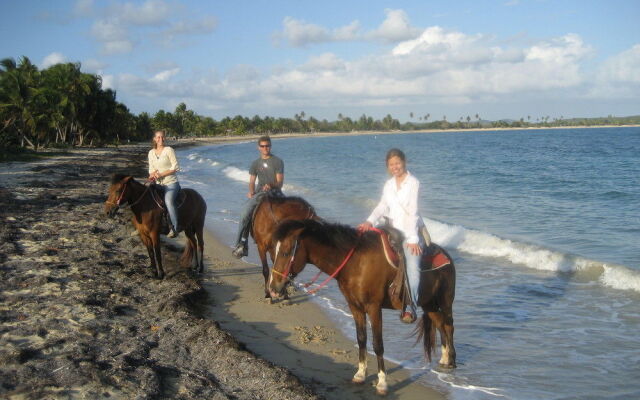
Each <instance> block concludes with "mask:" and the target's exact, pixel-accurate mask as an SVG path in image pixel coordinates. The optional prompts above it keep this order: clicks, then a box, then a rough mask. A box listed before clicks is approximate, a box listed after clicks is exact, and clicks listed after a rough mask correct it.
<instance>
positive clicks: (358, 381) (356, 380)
mask: <svg viewBox="0 0 640 400" xmlns="http://www.w3.org/2000/svg"><path fill="white" fill-rule="evenodd" d="M351 383H355V384H356V385H362V384H363V383H364V378H360V377H355V376H354V377H353V378H352V379H351Z"/></svg>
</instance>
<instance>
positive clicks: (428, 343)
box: [269, 221, 456, 394]
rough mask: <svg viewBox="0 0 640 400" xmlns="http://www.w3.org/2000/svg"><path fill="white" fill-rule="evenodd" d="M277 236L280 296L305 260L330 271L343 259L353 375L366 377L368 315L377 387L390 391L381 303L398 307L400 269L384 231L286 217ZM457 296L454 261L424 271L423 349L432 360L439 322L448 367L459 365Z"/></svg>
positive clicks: (273, 284)
mask: <svg viewBox="0 0 640 400" xmlns="http://www.w3.org/2000/svg"><path fill="white" fill-rule="evenodd" d="M274 240H275V241H276V242H277V243H276V260H275V262H274V265H273V270H272V273H271V278H270V281H269V288H270V290H271V291H272V292H273V293H272V296H278V294H279V293H280V292H281V291H282V288H283V287H284V285H285V283H286V282H287V281H288V280H289V279H290V277H295V276H296V275H297V274H298V273H299V272H300V271H301V270H302V269H303V268H304V266H305V265H306V264H307V263H311V264H315V265H316V266H317V267H318V268H319V269H320V270H321V271H323V272H325V273H326V274H330V275H331V274H334V273H335V272H336V270H337V269H338V268H340V267H341V266H343V265H344V267H343V268H342V269H341V270H340V271H339V272H338V273H337V275H336V276H335V279H336V280H337V281H338V286H339V287H340V291H341V292H342V294H343V295H344V297H345V299H346V300H347V303H348V304H349V309H350V310H351V313H352V314H353V319H354V321H355V324H356V333H357V339H358V348H359V362H358V371H357V372H356V374H355V375H354V376H353V379H352V381H353V382H354V383H363V382H364V380H365V378H366V373H367V372H366V370H367V355H366V343H367V328H366V320H367V315H368V316H369V319H370V322H371V329H372V332H373V349H374V351H375V353H376V357H377V360H378V382H377V384H376V390H377V392H378V394H386V393H387V390H388V387H387V383H386V372H385V367H384V358H383V354H384V346H383V342H382V308H393V309H398V308H399V307H400V304H398V303H397V302H392V299H391V298H390V297H389V294H388V287H389V285H390V284H391V282H392V281H393V279H394V277H395V275H396V271H397V269H396V268H395V267H393V266H391V265H390V264H389V263H388V261H387V259H386V257H385V255H384V252H383V251H384V250H383V249H382V245H381V240H380V236H379V235H378V234H377V233H375V232H371V231H369V232H365V233H362V234H359V233H358V232H357V231H356V230H355V229H354V228H351V227H348V226H344V225H339V224H328V223H323V222H318V221H303V222H299V221H285V222H283V223H282V224H281V225H280V226H279V227H278V230H277V231H276V233H275V235H274ZM432 246H436V247H435V248H436V251H437V250H441V249H440V247H439V246H437V245H434V244H432ZM444 254H445V255H446V253H444ZM447 257H448V255H447ZM450 260H451V258H450V257H449V261H450ZM454 296H455V267H454V265H453V262H449V263H448V264H446V265H445V266H442V267H441V268H434V269H432V270H426V271H424V272H423V273H422V277H421V282H420V288H419V301H418V305H419V306H420V307H421V308H422V310H423V315H422V317H421V321H420V322H419V323H418V327H417V328H416V331H417V332H418V333H419V337H418V339H420V337H422V338H423V346H424V352H425V355H426V357H427V358H428V359H429V361H431V352H432V351H433V347H434V345H435V329H436V328H437V329H438V330H439V331H440V339H441V342H442V358H441V359H440V365H441V366H443V367H449V368H454V367H455V365H456V364H455V358H456V352H455V348H454V346H453V309H452V306H453V299H454ZM424 314H427V315H426V316H425V315H424Z"/></svg>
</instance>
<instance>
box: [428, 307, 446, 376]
mask: <svg viewBox="0 0 640 400" xmlns="http://www.w3.org/2000/svg"><path fill="white" fill-rule="evenodd" d="M429 318H431V321H432V322H433V325H435V327H436V328H437V329H438V332H440V344H441V350H442V354H441V356H440V361H439V364H440V366H441V367H446V366H448V365H449V350H450V347H449V345H448V342H449V341H448V339H447V335H446V332H445V327H444V321H445V318H444V315H443V314H442V312H441V311H432V312H430V313H429Z"/></svg>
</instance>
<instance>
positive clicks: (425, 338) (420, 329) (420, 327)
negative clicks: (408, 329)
mask: <svg viewBox="0 0 640 400" xmlns="http://www.w3.org/2000/svg"><path fill="white" fill-rule="evenodd" d="M414 333H417V334H418V337H417V338H416V343H418V342H419V341H420V339H422V346H423V349H424V355H425V357H426V358H427V360H429V362H431V354H432V353H433V351H434V349H435V344H436V327H435V326H433V323H432V322H431V318H429V316H428V315H425V314H422V317H420V320H418V323H417V325H416V328H415V330H414Z"/></svg>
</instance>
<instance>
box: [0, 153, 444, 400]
mask: <svg viewBox="0 0 640 400" xmlns="http://www.w3.org/2000/svg"><path fill="white" fill-rule="evenodd" d="M147 149H148V146H146V145H145V144H139V145H127V146H120V148H117V149H114V148H106V149H105V148H91V149H73V150H70V151H69V152H67V153H66V154H63V155H56V156H53V157H49V158H47V159H44V160H41V161H33V162H14V163H6V164H4V165H3V167H4V168H3V171H2V172H1V173H0V204H2V205H3V209H2V210H0V217H1V218H0V219H1V220H2V221H3V224H2V226H1V227H0V236H1V237H2V239H3V244H2V251H1V252H0V277H1V278H2V279H1V282H0V299H1V300H2V301H1V302H0V317H1V319H2V321H3V324H2V325H0V361H1V363H0V381H2V382H3V384H2V385H1V386H0V396H4V397H7V398H11V399H23V398H42V397H54V398H55V397H60V396H62V397H64V396H72V395H74V394H75V396H89V397H100V396H111V397H116V398H133V397H139V398H158V397H161V398H173V397H175V396H178V395H179V397H180V398H183V399H200V398H234V399H274V398H289V399H301V400H307V399H318V398H337V397H339V398H344V399H347V400H349V399H368V398H372V397H373V396H375V389H374V388H373V387H372V386H371V384H372V383H373V382H374V381H375V380H376V379H377V377H376V374H375V370H376V368H375V365H376V363H375V358H372V357H371V356H370V361H369V362H370V365H369V376H368V379H367V381H366V383H365V384H364V385H354V384H352V383H351V382H350V379H351V377H352V376H353V374H354V373H355V370H356V364H357V349H356V347H355V338H346V337H344V336H343V335H342V334H341V333H340V331H339V330H338V329H337V328H336V327H335V326H334V325H333V323H332V322H331V321H329V319H328V317H327V316H326V315H325V314H324V312H323V311H322V310H321V309H320V306H318V305H316V304H314V303H313V302H310V301H307V300H308V299H306V298H305V297H304V295H302V296H300V294H301V293H297V294H294V295H293V296H292V301H291V303H290V304H289V305H285V304H282V303H277V304H268V303H266V302H265V301H264V299H263V298H262V296H263V290H262V285H263V280H262V274H261V268H258V267H255V266H252V265H249V264H246V263H244V262H242V261H239V260H236V259H234V258H232V257H231V255H230V249H229V248H228V247H227V246H226V245H224V244H223V243H221V242H220V241H219V240H218V239H217V238H216V237H215V234H213V233H212V232H206V239H205V248H206V250H205V251H206V256H205V272H204V274H202V275H194V274H192V273H191V272H188V271H184V270H180V269H179V268H176V263H177V259H178V257H179V252H180V250H181V247H182V244H183V243H184V240H185V239H184V235H181V236H180V237H179V238H178V240H163V242H164V246H163V257H164V258H165V260H166V264H165V265H166V266H168V267H169V269H171V268H173V275H172V277H171V278H169V279H165V280H162V281H157V280H155V279H153V278H152V271H151V270H150V268H149V266H148V259H147V255H146V250H145V249H144V247H143V246H142V245H141V243H140V239H139V238H138V237H137V236H135V237H134V236H132V235H131V233H132V230H133V226H132V224H131V221H130V211H126V210H120V212H119V213H118V216H117V218H116V220H115V221H113V220H106V219H105V218H104V216H103V215H102V210H103V206H104V200H105V198H106V189H107V187H108V185H109V179H108V178H109V177H108V176H107V175H110V174H111V173H113V172H127V173H130V174H133V175H134V176H141V175H143V174H144V173H145V170H144V163H145V161H146V158H145V154H146V152H147ZM387 372H388V382H389V389H390V393H389V395H388V396H387V398H390V399H396V398H402V399H414V398H415V399H418V398H420V399H441V398H443V395H442V394H440V393H439V392H437V391H435V390H433V389H430V388H428V387H425V386H422V385H419V384H412V383H413V381H412V380H411V379H410V378H409V374H408V372H407V371H405V370H403V369H402V368H400V367H398V366H396V365H393V364H392V363H391V362H387ZM78 377H82V378H81V379H79V378H78Z"/></svg>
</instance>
